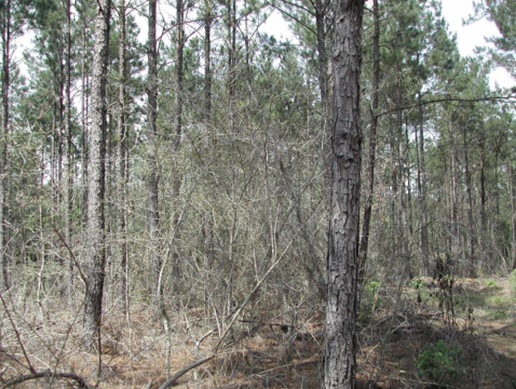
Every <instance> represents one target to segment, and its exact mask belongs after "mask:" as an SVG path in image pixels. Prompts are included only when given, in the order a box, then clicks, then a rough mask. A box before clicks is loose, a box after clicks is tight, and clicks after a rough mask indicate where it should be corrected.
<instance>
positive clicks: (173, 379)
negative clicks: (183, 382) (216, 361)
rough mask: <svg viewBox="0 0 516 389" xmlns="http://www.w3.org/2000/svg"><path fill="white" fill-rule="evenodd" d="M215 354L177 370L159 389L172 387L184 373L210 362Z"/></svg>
mask: <svg viewBox="0 0 516 389" xmlns="http://www.w3.org/2000/svg"><path fill="white" fill-rule="evenodd" d="M215 355H216V354H211V355H208V356H207V357H204V358H202V359H199V360H197V361H194V362H192V363H190V364H189V365H187V366H185V367H183V368H182V369H181V370H179V371H178V372H177V373H176V374H174V375H173V376H172V377H170V378H169V379H168V380H166V381H165V382H164V383H163V384H162V385H161V386H160V387H159V389H167V388H170V387H171V386H173V385H174V384H175V383H176V381H177V380H178V379H179V378H181V377H182V376H183V375H185V374H186V373H188V372H189V371H190V370H192V369H195V368H196V367H197V366H200V365H202V364H203V363H206V362H208V361H211V360H212V359H213V358H214V357H215Z"/></svg>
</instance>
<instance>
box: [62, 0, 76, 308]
mask: <svg viewBox="0 0 516 389" xmlns="http://www.w3.org/2000/svg"><path fill="white" fill-rule="evenodd" d="M71 15H72V5H71V1H70V0H67V1H66V19H67V26H66V57H65V112H64V113H65V118H64V120H65V123H64V125H65V136H66V163H65V181H64V201H63V203H64V208H65V241H66V243H67V244H68V245H70V244H71V240H72V212H73V202H72V199H73V189H72V185H73V173H72V93H71V89H72V80H71V77H72V20H71ZM66 256H67V258H68V269H69V274H68V284H67V297H68V302H69V303H71V302H72V301H73V299H72V295H73V291H74V289H75V288H74V273H75V269H74V268H75V266H74V261H73V258H72V255H71V253H69V252H67V254H66Z"/></svg>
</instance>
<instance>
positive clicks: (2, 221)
mask: <svg viewBox="0 0 516 389" xmlns="http://www.w3.org/2000/svg"><path fill="white" fill-rule="evenodd" d="M1 17H2V19H3V20H2V134H1V139H0V140H1V143H0V263H1V268H2V269H1V271H2V275H1V277H0V290H1V289H7V288H8V287H9V276H8V263H7V255H6V243H7V230H6V226H7V215H8V214H9V210H8V203H9V202H8V199H7V197H8V193H9V179H8V170H9V169H8V162H7V137H8V135H9V87H10V82H11V80H10V66H11V58H10V51H11V48H10V45H11V1H10V0H7V2H6V4H4V8H3V15H2V16H1Z"/></svg>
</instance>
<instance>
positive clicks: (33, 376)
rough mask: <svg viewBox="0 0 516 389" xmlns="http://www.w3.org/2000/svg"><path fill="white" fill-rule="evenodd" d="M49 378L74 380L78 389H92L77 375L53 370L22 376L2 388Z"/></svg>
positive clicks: (6, 383)
mask: <svg viewBox="0 0 516 389" xmlns="http://www.w3.org/2000/svg"><path fill="white" fill-rule="evenodd" d="M47 377H52V378H57V379H62V380H72V381H75V382H76V383H77V385H78V388H80V389H92V386H90V385H89V384H88V383H87V382H86V380H85V379H84V378H82V377H81V376H78V375H77V374H74V373H64V372H54V371H51V370H45V371H40V372H38V371H34V372H33V373H31V374H24V375H21V376H19V377H16V378H13V379H12V380H9V381H7V382H5V383H4V384H3V385H2V386H1V388H2V389H5V388H8V387H10V386H14V385H18V384H21V383H22V382H25V381H31V380H37V379H40V378H47Z"/></svg>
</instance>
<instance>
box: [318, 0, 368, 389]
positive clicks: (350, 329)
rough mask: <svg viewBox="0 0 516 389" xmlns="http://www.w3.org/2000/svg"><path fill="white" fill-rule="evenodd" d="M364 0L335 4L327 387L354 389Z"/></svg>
mask: <svg viewBox="0 0 516 389" xmlns="http://www.w3.org/2000/svg"><path fill="white" fill-rule="evenodd" d="M363 11H364V2H363V0H339V1H337V2H336V5H335V21H336V24H335V48H334V57H333V61H334V62H333V76H334V77H333V79H334V91H333V109H334V110H333V139H332V142H333V150H332V164H331V169H332V176H331V200H330V226H329V239H328V269H327V277H328V278H327V279H328V301H327V306H326V353H325V366H324V371H325V378H324V380H325V388H328V389H329V388H346V389H351V388H354V387H355V370H356V360H355V349H356V313H357V271H358V261H357V259H358V258H357V257H358V234H359V203H360V165H361V144H362V134H361V129H360V109H359V104H360V87H359V81H360V66H361V51H362V49H361V30H362V17H363Z"/></svg>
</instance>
